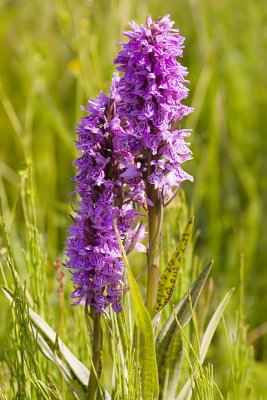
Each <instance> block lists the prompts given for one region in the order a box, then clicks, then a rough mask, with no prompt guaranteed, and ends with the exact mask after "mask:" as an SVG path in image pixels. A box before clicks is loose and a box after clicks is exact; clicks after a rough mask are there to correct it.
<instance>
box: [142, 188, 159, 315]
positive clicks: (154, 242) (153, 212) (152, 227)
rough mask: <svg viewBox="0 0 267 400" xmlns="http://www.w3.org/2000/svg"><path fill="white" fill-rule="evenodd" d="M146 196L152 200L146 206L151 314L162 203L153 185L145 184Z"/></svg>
mask: <svg viewBox="0 0 267 400" xmlns="http://www.w3.org/2000/svg"><path fill="white" fill-rule="evenodd" d="M146 191H147V196H148V198H149V199H150V200H152V202H153V206H149V207H148V252H147V266H148V275H147V291H146V307H147V310H148V312H149V314H150V315H151V316H152V315H153V310H154V307H155V304H156V299H157V291H158V283H159V276H160V270H159V261H160V251H161V233H162V220H163V204H162V198H161V194H160V192H159V190H157V189H155V188H154V186H153V185H151V184H149V183H148V184H147V187H146Z"/></svg>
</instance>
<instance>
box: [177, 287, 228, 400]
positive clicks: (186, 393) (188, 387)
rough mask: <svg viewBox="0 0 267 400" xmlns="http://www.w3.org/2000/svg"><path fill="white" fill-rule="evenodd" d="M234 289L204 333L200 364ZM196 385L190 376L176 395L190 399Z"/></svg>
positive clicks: (222, 302)
mask: <svg viewBox="0 0 267 400" xmlns="http://www.w3.org/2000/svg"><path fill="white" fill-rule="evenodd" d="M233 291H234V288H233V289H231V290H229V292H227V293H226V295H225V296H224V298H223V299H222V301H221V302H220V304H219V305H218V307H217V309H216V311H215V313H214V314H213V316H212V318H211V320H210V322H209V324H208V326H207V328H206V331H205V333H204V336H203V339H202V342H201V345H200V352H199V353H200V354H199V360H198V363H199V365H202V364H203V362H204V360H205V357H206V355H207V352H208V349H209V346H210V343H211V340H212V338H213V335H214V332H215V330H216V328H217V326H218V324H219V322H220V320H221V318H222V315H223V313H224V310H225V307H226V306H227V304H228V302H229V300H230V297H231V295H232V293H233ZM193 385H194V380H193V379H191V378H189V379H188V380H187V381H186V383H185V385H184V386H183V388H182V389H181V391H180V393H179V395H178V397H176V400H190V398H191V396H192V388H193Z"/></svg>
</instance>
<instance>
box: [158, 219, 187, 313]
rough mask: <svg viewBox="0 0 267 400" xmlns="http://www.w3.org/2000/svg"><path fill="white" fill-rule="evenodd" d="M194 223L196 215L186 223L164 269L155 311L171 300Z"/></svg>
mask: <svg viewBox="0 0 267 400" xmlns="http://www.w3.org/2000/svg"><path fill="white" fill-rule="evenodd" d="M193 225H194V217H192V218H191V219H190V221H189V222H188V224H187V225H186V227H185V229H184V231H183V234H182V237H181V240H180V242H179V245H178V247H177V249H176V250H175V252H174V253H173V256H172V258H171V259H170V260H169V262H168V265H167V267H166V268H165V269H164V271H163V274H162V275H161V277H160V281H159V287H158V293H157V301H156V306H155V313H157V312H159V311H160V310H162V309H163V308H164V307H165V306H166V304H167V303H168V302H169V301H170V299H171V297H172V295H173V291H174V287H175V283H176V280H177V276H178V273H179V271H180V268H181V265H182V263H183V261H184V257H185V253H186V249H187V246H188V242H189V239H190V236H191V233H192V229H193Z"/></svg>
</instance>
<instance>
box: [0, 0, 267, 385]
mask: <svg viewBox="0 0 267 400" xmlns="http://www.w3.org/2000/svg"><path fill="white" fill-rule="evenodd" d="M167 13H169V14H171V17H172V19H173V20H174V21H175V27H176V28H179V29H180V32H181V34H182V35H184V36H185V37H186V42H185V51H184V59H183V60H182V63H183V65H186V66H187V67H188V69H189V79H190V82H191V83H190V96H189V99H188V101H187V104H188V105H192V106H193V107H194V108H195V112H194V113H193V114H192V115H190V116H189V117H188V118H187V119H186V120H184V121H182V127H187V128H192V129H193V133H192V137H191V148H192V151H193V153H194V160H193V161H191V162H189V163H188V164H187V165H186V166H185V169H186V170H187V171H188V172H190V173H191V174H193V175H194V177H195V182H194V183H193V184H191V183H185V184H184V185H183V189H184V191H185V193H186V197H187V202H188V205H189V206H190V207H192V208H193V209H194V214H195V216H196V227H197V229H198V230H199V236H198V241H197V243H196V253H197V254H198V255H199V256H200V257H201V258H202V259H203V260H204V261H207V260H208V259H211V258H212V259H214V260H215V266H214V270H213V279H214V285H215V289H216V290H217V292H220V291H221V292H225V291H226V290H228V288H230V287H233V286H238V285H239V270H240V257H241V254H242V255H243V256H242V257H243V258H244V265H245V281H244V282H245V298H244V302H245V303H244V305H245V307H244V309H245V315H246V319H247V322H248V325H249V332H250V334H249V338H250V340H251V341H252V342H253V344H254V353H255V358H256V359H257V361H258V363H257V364H255V368H256V371H257V372H256V375H257V378H258V382H259V385H264V384H265V385H266V382H264V379H261V378H260V377H261V376H264V374H265V376H266V373H267V368H266V366H265V364H264V363H265V362H266V359H267V348H266V343H267V340H266V337H265V336H264V334H265V333H267V328H266V323H265V324H264V322H265V321H266V319H267V313H266V310H267V296H266V295H265V293H266V288H267V286H266V285H267V268H266V267H267V265H266V262H267V235H266V224H267V210H266V199H267V163H266V154H267V140H266V139H267V136H266V126H267V110H266V107H267V73H266V63H267V24H266V22H267V7H266V4H265V0H247V1H246V2H242V1H241V0H221V1H219V2H218V1H215V0H180V1H174V0H164V2H162V1H155V0H145V1H144V0H109V1H107V0H55V1H50V0H45V1H42V2H41V1H36V0H13V1H12V0H0V48H1V51H0V121H1V122H0V124H1V131H0V193H1V198H2V202H3V208H4V216H5V219H6V222H7V226H8V229H9V231H10V232H11V235H12V242H13V244H14V246H15V248H16V247H17V248H18V249H19V248H21V247H25V246H26V241H27V235H26V233H27V232H26V231H27V226H26V225H25V219H24V218H23V217H22V215H23V208H22V204H21V201H20V199H19V197H20V191H21V183H20V182H21V176H20V174H19V171H20V170H23V169H24V168H25V162H26V160H32V164H33V176H34V198H35V202H36V206H37V210H36V213H37V225H38V228H39V231H40V232H41V234H42V235H43V248H44V249H45V251H46V253H47V261H46V262H45V264H44V265H45V268H46V270H45V272H46V276H47V288H48V293H49V296H50V305H51V304H54V305H55V306H57V281H56V276H55V268H54V264H53V262H54V260H55V259H56V258H57V256H59V257H60V258H62V257H63V254H64V240H65V237H66V228H67V226H68V225H69V223H70V219H69V217H68V214H69V212H70V211H71V201H74V199H71V198H70V197H69V193H71V192H72V191H73V188H74V186H73V183H72V182H71V179H70V178H71V177H72V176H73V175H74V173H75V171H74V167H73V165H72V162H73V159H74V157H75V148H74V143H73V141H74V140H75V124H76V122H77V121H78V119H79V117H80V116H81V115H82V112H81V110H80V105H86V104H87V100H88V98H90V97H95V96H96V95H97V94H98V93H99V91H100V90H105V91H107V90H108V88H109V84H110V79H111V76H112V72H113V71H114V65H113V62H112V60H113V58H114V57H115V55H116V54H117V52H118V50H119V45H118V42H119V41H120V40H122V31H123V30H125V29H127V23H128V21H129V20H131V19H134V20H135V21H136V22H137V23H144V22H145V19H146V16H147V15H148V14H151V15H152V17H155V18H156V17H157V16H159V15H164V14H167ZM175 211H176V212H178V211H179V209H178V208H177V210H176V209H175V208H172V211H171V212H170V213H169V214H167V218H166V219H168V215H169V218H171V215H173V213H174V212H175ZM177 217H179V215H178V216H177ZM166 225H168V223H166ZM0 246H1V244H0ZM20 254H21V253H20V252H18V256H17V257H18V258H19V257H21V255H20ZM15 255H16V253H15ZM18 262H19V265H20V266H21V271H22V274H23V273H25V274H26V267H25V266H24V261H23V260H21V259H18ZM66 285H67V291H69V287H70V284H69V283H68V281H67V280H66ZM67 302H68V300H67ZM2 303H3V304H2ZM0 304H2V306H1V307H2V309H1V316H0V319H1V328H0V335H1V340H5V337H6V334H7V331H6V329H5V327H7V326H8V325H7V318H8V315H9V314H8V311H7V309H8V306H7V304H6V302H4V300H3V299H2V297H1V298H0ZM66 307H67V308H68V307H69V304H68V305H67V306H66ZM237 307H238V296H237V295H236V296H235V295H234V296H233V298H232V300H231V306H230V310H231V309H232V311H233V314H234V310H235V309H236V308H237ZM228 313H229V311H228ZM230 314H231V311H230ZM53 318H55V317H53V316H51V319H52V320H53ZM233 318H234V316H233ZM55 319H56V318H55ZM262 324H263V325H262ZM55 328H56V327H55ZM215 353H216V352H215V350H214V355H212V357H215V358H216V354H215ZM217 357H218V354H217ZM221 358H222V360H223V361H221V363H222V362H225V363H226V364H227V361H224V356H223V355H222V354H221ZM213 361H214V360H213ZM218 362H219V361H218ZM215 364H216V363H215ZM260 381H261V382H260Z"/></svg>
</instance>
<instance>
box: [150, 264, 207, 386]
mask: <svg viewBox="0 0 267 400" xmlns="http://www.w3.org/2000/svg"><path fill="white" fill-rule="evenodd" d="M211 267H212V261H211V262H209V263H208V265H207V266H206V267H205V268H204V270H203V271H202V272H201V274H200V275H199V276H198V278H197V279H196V280H195V282H194V283H193V285H192V286H191V288H190V290H189V291H188V293H187V294H185V295H184V297H183V298H182V299H181V300H180V302H179V303H178V304H177V305H176V307H175V308H174V312H173V314H172V315H171V316H170V318H169V319H168V320H167V322H166V323H165V325H164V326H163V328H162V330H161V332H160V333H159V335H158V337H157V341H156V354H157V363H158V365H160V366H162V371H161V382H162V381H164V382H165V389H164V391H166V390H167V391H169V392H170V393H173V391H175V389H174V387H175V385H176V387H177V385H178V382H179V368H180V362H181V361H182V354H180V353H178V354H177V355H176V357H177V365H176V364H175V362H173V361H170V366H169V365H168V359H169V358H170V357H172V354H173V352H174V349H177V343H179V335H180V327H184V326H185V325H186V324H187V323H188V322H189V321H190V319H191V317H192V308H193V309H194V308H195V306H196V304H197V301H198V298H199V295H200V293H201V291H202V289H203V286H204V284H205V282H206V280H207V277H208V275H209V272H210V270H211ZM175 318H177V319H178V321H179V324H180V327H179V326H178V325H177V321H176V319H175ZM175 341H177V343H176V342H175ZM174 343H175V346H174ZM176 351H177V350H176ZM181 351H182V350H181ZM180 358H181V361H180ZM170 360H171V359H170ZM176 370H177V371H178V372H177V377H176V384H175V382H174V380H173V378H174V375H172V376H170V380H169V386H167V387H166V379H169V378H167V375H168V374H172V372H174V371H176ZM176 387H175V388H176Z"/></svg>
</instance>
